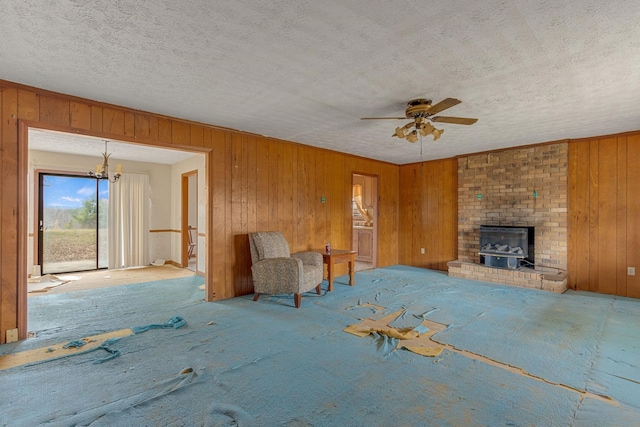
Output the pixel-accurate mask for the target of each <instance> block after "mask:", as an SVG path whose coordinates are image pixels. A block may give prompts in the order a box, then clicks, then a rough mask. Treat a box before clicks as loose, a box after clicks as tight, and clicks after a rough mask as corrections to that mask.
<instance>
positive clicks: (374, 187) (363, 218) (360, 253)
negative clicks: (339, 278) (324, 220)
mask: <svg viewBox="0 0 640 427" xmlns="http://www.w3.org/2000/svg"><path fill="white" fill-rule="evenodd" d="M351 182H352V184H351V186H352V195H353V196H352V215H351V219H352V221H351V226H352V240H351V242H352V243H351V250H353V251H356V256H355V258H356V271H362V270H368V269H371V268H376V266H377V262H378V256H377V254H378V217H379V212H378V176H377V175H366V174H360V173H354V174H353V175H352V177H351Z"/></svg>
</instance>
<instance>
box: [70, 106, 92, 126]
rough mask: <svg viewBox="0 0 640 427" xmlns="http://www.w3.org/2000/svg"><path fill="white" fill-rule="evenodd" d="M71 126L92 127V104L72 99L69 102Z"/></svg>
mask: <svg viewBox="0 0 640 427" xmlns="http://www.w3.org/2000/svg"><path fill="white" fill-rule="evenodd" d="M69 109H70V112H71V127H72V128H74V129H85V130H89V129H91V106H90V105H89V104H85V103H84V102H78V101H72V102H71V103H70V104H69Z"/></svg>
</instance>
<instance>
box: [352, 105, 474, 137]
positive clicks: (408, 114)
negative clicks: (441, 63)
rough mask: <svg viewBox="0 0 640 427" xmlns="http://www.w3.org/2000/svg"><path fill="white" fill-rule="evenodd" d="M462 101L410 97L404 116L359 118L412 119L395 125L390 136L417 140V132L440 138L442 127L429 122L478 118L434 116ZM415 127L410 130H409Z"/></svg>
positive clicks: (464, 122)
mask: <svg viewBox="0 0 640 427" xmlns="http://www.w3.org/2000/svg"><path fill="white" fill-rule="evenodd" d="M461 102H462V101H460V100H459V99H455V98H446V99H444V100H442V101H440V102H438V103H437V104H435V105H432V104H431V100H430V99H425V98H418V99H412V100H411V101H409V102H408V103H407V109H406V110H405V117H363V118H362V119H360V120H385V119H391V120H406V119H413V121H412V122H410V123H407V124H406V125H404V126H402V127H397V128H396V131H395V133H394V134H393V135H391V136H397V137H398V138H406V139H407V141H409V142H416V141H418V133H420V135H422V136H427V135H433V140H434V141H435V140H436V139H438V138H440V136H441V135H442V134H443V133H444V129H436V128H435V127H434V126H433V125H432V124H431V123H429V122H439V123H453V124H456V125H472V124H474V123H475V122H477V121H478V119H471V118H465V117H448V116H435V117H434V114H438V113H439V112H441V111H444V110H446V109H447V108H451V107H453V106H455V105H458V104H460V103H461ZM412 127H415V129H414V130H413V131H411V132H409V130H410V129H411V128H412Z"/></svg>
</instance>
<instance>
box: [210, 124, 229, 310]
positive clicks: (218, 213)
mask: <svg viewBox="0 0 640 427" xmlns="http://www.w3.org/2000/svg"><path fill="white" fill-rule="evenodd" d="M225 139H226V138H225V134H224V133H222V132H215V133H214V135H213V136H212V141H213V152H212V155H211V158H212V164H211V165H210V166H211V171H210V172H209V175H210V180H211V182H213V186H212V187H210V191H209V197H211V199H212V205H213V210H212V212H210V215H209V225H210V226H209V227H207V233H209V234H210V235H211V234H212V236H211V242H212V245H211V247H210V248H208V250H209V251H211V258H212V259H213V264H212V265H207V266H206V269H207V271H209V269H211V277H212V280H213V283H214V287H215V293H216V295H215V298H216V299H223V298H225V297H226V289H227V288H226V286H225V282H226V272H225V271H226V266H227V265H228V262H227V245H226V244H227V241H226V234H225V233H221V232H220V230H224V229H225V227H226V225H227V221H226V207H227V205H228V203H227V200H226V188H227V178H226V176H227V168H226V165H227V164H228V163H229V162H228V159H227V157H226V144H225ZM215 285H222V286H215Z"/></svg>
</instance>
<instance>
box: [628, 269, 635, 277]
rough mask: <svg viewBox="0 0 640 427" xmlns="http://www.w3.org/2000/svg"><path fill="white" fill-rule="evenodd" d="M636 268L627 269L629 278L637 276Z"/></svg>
mask: <svg viewBox="0 0 640 427" xmlns="http://www.w3.org/2000/svg"><path fill="white" fill-rule="evenodd" d="M635 275H636V268H635V267H627V276H635Z"/></svg>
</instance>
